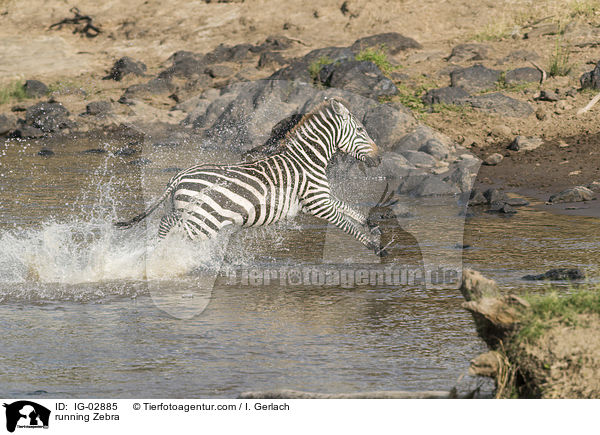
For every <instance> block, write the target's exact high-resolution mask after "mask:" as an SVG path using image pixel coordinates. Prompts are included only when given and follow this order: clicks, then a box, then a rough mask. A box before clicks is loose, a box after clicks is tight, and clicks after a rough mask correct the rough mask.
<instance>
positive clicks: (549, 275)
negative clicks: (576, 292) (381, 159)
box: [522, 267, 585, 281]
mask: <svg viewBox="0 0 600 435" xmlns="http://www.w3.org/2000/svg"><path fill="white" fill-rule="evenodd" d="M522 279H524V280H527V281H545V280H546V281H579V280H582V279H585V273H584V272H583V271H582V270H581V269H576V268H567V267H560V268H557V269H550V270H548V271H547V272H544V273H542V274H539V275H525V276H524V277H523V278H522Z"/></svg>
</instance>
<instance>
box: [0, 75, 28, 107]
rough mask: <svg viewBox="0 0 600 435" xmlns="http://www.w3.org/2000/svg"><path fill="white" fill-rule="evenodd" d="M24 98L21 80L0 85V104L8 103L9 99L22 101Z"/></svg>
mask: <svg viewBox="0 0 600 435" xmlns="http://www.w3.org/2000/svg"><path fill="white" fill-rule="evenodd" d="M25 98H27V97H26V95H25V88H24V87H23V82H22V81H21V80H17V81H15V82H12V83H10V84H8V85H6V86H2V87H0V104H5V103H9V102H11V101H22V100H24V99H25Z"/></svg>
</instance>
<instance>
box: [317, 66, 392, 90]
mask: <svg viewBox="0 0 600 435" xmlns="http://www.w3.org/2000/svg"><path fill="white" fill-rule="evenodd" d="M322 83H323V84H324V85H326V86H330V87H334V88H340V89H344V90H346V91H349V92H354V93H357V94H359V95H362V96H364V97H368V98H378V97H389V96H392V95H396V94H397V93H398V89H397V88H396V85H394V83H393V82H392V81H391V80H390V79H388V78H387V77H385V76H384V75H383V73H382V72H381V70H380V69H379V68H378V67H377V65H375V64H374V63H373V62H368V61H358V60H353V61H347V62H341V63H337V64H331V70H330V73H329V74H328V76H327V77H326V79H325V80H322Z"/></svg>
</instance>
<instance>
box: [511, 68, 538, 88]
mask: <svg viewBox="0 0 600 435" xmlns="http://www.w3.org/2000/svg"><path fill="white" fill-rule="evenodd" d="M541 80H542V73H541V72H540V70H538V69H537V68H531V67H524V68H517V69H513V70H511V71H508V72H507V73H506V75H505V76H504V82H505V83H506V84H509V85H514V84H522V83H540V82H541Z"/></svg>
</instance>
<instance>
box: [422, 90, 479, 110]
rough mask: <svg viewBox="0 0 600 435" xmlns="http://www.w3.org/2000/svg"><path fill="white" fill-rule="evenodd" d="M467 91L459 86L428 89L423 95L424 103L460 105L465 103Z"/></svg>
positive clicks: (467, 96) (467, 95)
mask: <svg viewBox="0 0 600 435" xmlns="http://www.w3.org/2000/svg"><path fill="white" fill-rule="evenodd" d="M469 96H470V95H469V93H468V92H467V91H465V90H464V89H463V88H461V87H452V86H447V87H445V88H438V89H430V90H429V91H427V93H426V94H425V95H424V96H423V102H424V103H425V104H430V105H431V104H454V105H457V106H459V105H462V104H466V103H467V98H469Z"/></svg>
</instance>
